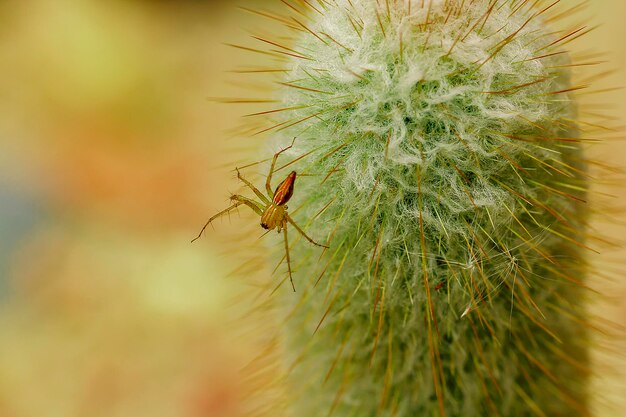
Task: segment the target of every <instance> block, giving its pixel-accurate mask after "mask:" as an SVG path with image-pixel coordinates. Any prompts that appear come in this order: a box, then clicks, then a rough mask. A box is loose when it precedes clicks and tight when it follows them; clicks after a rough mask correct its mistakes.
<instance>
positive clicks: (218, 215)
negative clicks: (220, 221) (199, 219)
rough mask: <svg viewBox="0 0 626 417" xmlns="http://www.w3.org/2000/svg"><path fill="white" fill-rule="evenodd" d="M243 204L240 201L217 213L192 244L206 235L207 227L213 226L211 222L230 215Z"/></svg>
mask: <svg viewBox="0 0 626 417" xmlns="http://www.w3.org/2000/svg"><path fill="white" fill-rule="evenodd" d="M242 204H243V203H242V202H240V201H237V202H236V203H234V204H233V205H231V206H230V207H228V208H227V209H225V210H222V211H220V212H219V213H217V214H216V215H214V216H212V217H211V218H210V219H209V221H207V222H206V223H205V224H204V226H202V230H200V233H198V236H196V237H195V238H194V239H193V240H192V241H191V243H193V242H195V241H196V240H198V239H200V237H201V236H202V234H203V233H204V231H205V230H206V228H207V227H209V225H210V224H211V222H212V221H213V220H215V219H217V218H218V217H221V216H223V215H224V214H227V213H229V212H230V211H231V210H234V209H236V208H237V207H239V206H240V205H242Z"/></svg>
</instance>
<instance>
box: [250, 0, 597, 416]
mask: <svg viewBox="0 0 626 417" xmlns="http://www.w3.org/2000/svg"><path fill="white" fill-rule="evenodd" d="M283 3H285V4H286V5H287V6H288V8H287V9H286V10H285V11H284V12H268V11H256V13H257V14H260V15H262V16H264V17H269V18H271V19H273V20H277V21H280V22H281V23H282V24H284V25H285V26H287V28H288V30H289V31H290V33H291V36H289V38H288V39H287V38H286V37H285V36H284V35H283V36H279V37H275V38H272V39H266V38H262V37H256V41H259V42H260V43H261V44H263V45H265V46H267V48H266V49H255V48H250V49H249V50H256V51H257V52H263V53H264V54H266V55H270V56H271V57H272V58H273V59H276V60H278V61H279V63H280V65H279V66H278V67H276V68H267V67H266V68H264V69H259V70H258V71H257V72H263V71H264V72H269V73H270V74H279V77H280V78H279V79H278V80H277V83H278V84H279V85H280V88H279V89H278V92H277V94H278V95H279V99H278V100H279V101H280V104H279V105H274V106H275V107H272V108H270V109H269V110H267V111H263V112H259V113H257V116H258V115H263V117H265V118H266V120H267V123H268V124H267V125H264V126H263V127H262V128H260V129H259V130H258V132H257V133H263V134H265V135H269V136H271V137H272V138H273V143H274V144H277V146H280V145H283V146H284V145H286V144H289V143H291V141H292V138H293V137H296V140H295V143H294V146H293V148H292V149H290V150H289V151H288V152H287V153H285V155H286V156H285V157H284V159H285V161H283V162H284V163H289V162H290V161H291V162H292V164H291V165H290V166H291V167H295V168H294V169H295V170H296V171H297V172H298V174H299V179H298V181H297V183H296V189H295V193H294V197H293V200H292V205H293V207H292V213H293V216H294V218H295V219H296V221H297V222H298V223H300V224H302V225H306V230H307V233H309V234H310V235H312V236H314V237H316V238H318V239H320V240H321V241H322V242H326V244H328V245H329V246H330V248H329V249H327V250H324V251H323V254H322V255H321V256H320V250H319V248H315V247H313V246H312V245H309V244H308V243H307V242H306V241H297V239H293V240H294V242H293V243H292V245H291V248H290V254H291V259H292V261H293V262H294V266H295V269H296V272H295V273H294V279H295V281H296V287H297V290H298V291H297V293H296V294H295V295H294V294H293V293H292V292H291V291H290V290H287V287H288V286H285V291H284V294H283V295H281V297H282V298H281V300H282V301H281V302H283V303H284V304H286V305H287V306H288V307H287V308H286V312H285V317H286V326H285V328H286V334H287V338H288V346H287V348H286V351H287V352H288V354H289V358H290V361H291V364H292V367H291V369H292V371H291V374H290V377H289V379H288V387H289V388H288V391H289V395H290V397H291V399H292V401H291V402H292V406H291V408H292V411H291V412H292V414H293V415H294V416H300V417H313V416H329V415H335V416H339V417H351V416H355V417H374V416H376V417H391V416H397V417H409V416H411V417H413V416H420V417H421V416H424V417H425V416H441V417H443V416H448V417H450V416H453V417H454V416H459V417H460V416H463V417H473V416H487V415H490V416H516V417H520V416H546V417H553V416H587V415H590V411H589V404H588V393H587V386H588V379H589V374H590V370H589V360H588V345H589V342H588V339H589V335H588V330H587V329H588V327H589V326H588V322H589V320H588V315H587V313H586V310H585V299H586V297H587V289H586V285H585V275H586V253H587V252H588V247H587V242H586V240H587V239H586V223H587V212H588V209H587V193H588V192H587V190H588V187H589V175H588V174H587V161H586V159H585V156H584V155H583V153H582V147H583V144H584V143H585V142H586V141H587V140H588V138H587V134H588V132H587V131H586V130H585V129H581V128H580V124H579V123H578V115H577V105H576V101H575V99H574V96H575V92H576V91H577V90H578V89H580V88H582V86H579V85H576V84H573V83H572V81H571V71H572V67H573V66H574V64H572V62H571V60H570V57H569V55H568V53H567V52H566V48H565V45H566V44H568V43H569V42H570V41H572V40H574V39H576V38H577V37H578V36H580V35H581V34H582V33H583V32H582V30H565V31H555V30H554V29H552V28H551V25H553V24H555V22H556V21H558V19H559V17H562V16H563V15H565V14H567V13H568V10H565V9H563V8H561V9H559V7H560V5H559V4H557V3H559V1H554V2H553V1H541V0H538V1H527V0H474V1H469V0H432V1H430V0H413V1H400V0H397V1H395V0H378V1H377V0H317V1H314V0H299V1H296V0H291V1H284V2H283ZM251 72H254V71H251ZM274 76H275V75H274Z"/></svg>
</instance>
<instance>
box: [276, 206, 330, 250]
mask: <svg viewBox="0 0 626 417" xmlns="http://www.w3.org/2000/svg"><path fill="white" fill-rule="evenodd" d="M285 217H286V218H287V221H288V222H289V223H291V225H292V226H293V227H295V228H296V230H297V231H298V232H299V233H300V234H301V235H302V236H304V238H305V239H306V240H308V241H309V242H311V243H312V244H314V245H315V246H320V247H322V248H327V249H328V246H326V245H321V244H319V243H317V242H316V241H314V240H313V239H311V237H309V235H307V234H306V233H305V232H304V230H302V229H301V228H300V226H298V225H297V224H296V222H295V221H293V219H292V218H291V216H290V215H288V214H286V213H285Z"/></svg>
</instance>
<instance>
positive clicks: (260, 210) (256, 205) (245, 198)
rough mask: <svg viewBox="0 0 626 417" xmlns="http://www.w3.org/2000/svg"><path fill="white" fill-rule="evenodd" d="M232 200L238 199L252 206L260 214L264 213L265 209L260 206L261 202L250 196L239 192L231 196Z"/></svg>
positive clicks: (237, 200) (239, 201) (241, 202)
mask: <svg viewBox="0 0 626 417" xmlns="http://www.w3.org/2000/svg"><path fill="white" fill-rule="evenodd" d="M230 199H231V201H236V202H238V203H240V204H245V205H246V206H248V207H250V208H251V209H252V210H253V211H254V212H255V213H256V214H258V215H259V216H262V215H263V209H262V208H261V207H259V204H258V203H257V202H256V201H254V200H252V199H250V198H248V197H244V196H242V195H239V194H233V195H231V196H230Z"/></svg>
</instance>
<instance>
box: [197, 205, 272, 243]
mask: <svg viewBox="0 0 626 417" xmlns="http://www.w3.org/2000/svg"><path fill="white" fill-rule="evenodd" d="M230 200H231V201H234V203H233V204H232V205H231V206H229V207H228V208H226V209H224V210H222V211H220V212H219V213H217V214H215V215H213V216H212V217H211V218H210V219H209V220H208V221H207V222H206V223H205V224H204V226H202V230H200V233H198V236H196V237H195V238H194V239H193V240H192V241H191V243H193V242H195V241H196V240H198V239H200V237H201V236H202V234H203V233H204V231H205V230H206V228H207V227H209V225H210V224H211V223H212V222H213V220H215V219H217V218H219V217H222V216H223V215H224V214H227V213H230V212H231V211H232V210H234V209H236V208H237V207H239V206H241V205H243V204H245V205H246V206H248V207H250V208H251V209H252V210H254V212H255V213H257V214H258V215H259V216H262V215H263V210H261V208H260V207H259V206H258V205H257V203H256V202H254V200H251V199H249V198H246V197H244V196H241V195H237V194H233V195H232V196H231V197H230Z"/></svg>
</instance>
